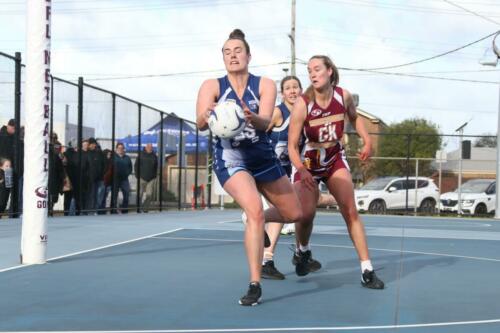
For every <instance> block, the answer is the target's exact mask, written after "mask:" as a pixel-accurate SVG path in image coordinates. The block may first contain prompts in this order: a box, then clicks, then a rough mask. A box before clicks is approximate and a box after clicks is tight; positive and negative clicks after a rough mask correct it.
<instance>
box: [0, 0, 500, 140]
mask: <svg viewBox="0 0 500 333" xmlns="http://www.w3.org/2000/svg"><path fill="white" fill-rule="evenodd" d="M291 2H292V1H291V0H273V1H262V0H260V1H259V0H219V1H197V0H185V1H181V0H172V1H169V0H163V1H159V0H116V1H113V0H54V1H53V20H52V73H53V74H54V75H55V76H58V77H61V78H64V79H67V80H76V79H77V77H78V76H83V77H84V78H85V81H86V82H88V83H91V84H93V85H97V86H100V87H103V88H106V89H109V90H112V91H114V92H116V93H119V94H121V95H125V96H128V97H130V98H133V99H136V100H138V101H140V102H143V103H145V104H148V105H151V106H154V107H157V108H160V109H162V110H165V111H167V112H175V113H176V114H177V115H179V116H182V117H184V118H187V119H190V120H194V115H195V100H196V95H197V92H198V88H199V86H200V85H201V83H202V82H203V80H205V79H207V78H211V77H218V76H221V75H222V74H223V72H221V71H218V72H217V70H220V69H222V68H223V62H222V55H221V51H220V49H221V47H222V45H223V43H224V41H225V40H226V39H227V36H228V34H229V32H230V31H231V30H232V29H233V28H236V27H238V28H240V29H242V30H243V31H244V32H245V34H246V36H247V39H248V42H249V44H250V47H251V52H252V61H251V66H255V67H252V68H251V72H253V73H254V74H257V75H264V76H267V77H270V78H272V79H273V80H279V79H280V78H281V77H282V76H283V75H284V71H283V69H284V68H289V65H288V64H279V63H283V62H285V63H287V62H289V61H290V39H289V37H288V36H287V35H288V33H289V31H290V25H291ZM453 4H455V5H458V6H461V7H464V8H465V9H460V8H458V7H457V6H454V5H453ZM25 6H26V2H25V1H20V0H0V51H2V52H4V53H9V54H13V53H14V52H15V51H20V52H23V56H24V50H25V45H26V38H25V31H26V29H25ZM466 10H468V11H472V12H474V13H476V15H474V14H473V13H470V12H468V11H466ZM495 22H500V2H499V1H498V0H456V1H452V3H450V1H444V0H414V1H411V0H409V1H402V0H378V1H375V0H373V1H372V0H338V1H337V0H330V1H328V0H307V1H306V0H297V15H296V24H297V27H296V33H297V34H296V47H297V51H296V52H297V58H298V59H301V60H306V61H307V60H308V59H309V58H310V57H311V56H312V55H314V54H326V55H329V56H330V57H331V58H332V59H333V61H334V62H335V63H336V65H337V66H339V67H342V68H352V69H356V68H358V69H359V68H379V67H386V66H394V65H399V64H405V63H408V62H413V61H417V60H420V59H425V58H428V57H432V56H435V55H438V54H441V53H444V52H446V51H450V50H453V49H455V48H458V47H460V46H463V45H466V44H468V43H471V42H474V41H476V40H479V39H481V38H483V37H485V36H487V35H489V34H492V33H494V32H495V31H497V30H498V29H499V28H500V24H498V23H495ZM499 39H500V38H499ZM491 43H492V38H491V37H490V38H488V39H486V40H484V41H482V42H480V43H477V44H474V45H472V46H470V47H467V48H464V49H463V50H460V51H458V52H454V53H451V54H449V55H447V56H443V57H439V58H437V59H434V60H430V61H426V62H422V63H419V64H416V65H411V66H404V67H399V68H394V69H387V70H383V72H392V73H407V74H412V75H422V76H432V77H439V78H454V79H461V80H469V81H482V82H462V81H449V80H443V79H429V78H416V77H410V76H399V75H398V76H396V75H384V74H379V73H366V72H359V71H350V70H342V71H341V72H340V85H341V86H342V87H344V88H347V89H348V90H350V91H351V92H354V93H358V94H359V95H360V107H361V108H362V109H363V110H366V111H367V112H370V113H372V114H374V115H376V116H377V117H379V118H381V119H382V120H383V121H384V122H386V123H388V124H390V123H393V122H399V121H402V120H404V119H407V118H411V117H421V118H425V119H427V120H430V121H432V122H434V123H436V124H437V125H439V128H440V131H441V132H442V133H445V134H453V133H454V131H455V129H456V128H457V127H459V126H460V125H462V124H463V123H464V122H466V121H469V120H471V121H470V123H469V125H468V126H467V127H466V129H465V134H484V133H494V134H496V130H497V117H498V109H499V86H498V84H493V83H486V82H498V81H499V80H500V65H499V67H497V68H496V69H495V68H494V67H485V66H482V65H480V64H479V60H481V59H483V58H484V57H485V52H486V51H487V49H488V48H489V47H490V46H491ZM210 71H212V72H210ZM185 73H191V74H185ZM297 73H298V75H299V77H300V79H301V80H302V81H303V84H304V85H307V84H308V79H307V71H306V66H305V65H303V64H300V63H299V64H297ZM160 74H161V75H163V76H160V77H145V78H129V79H124V78H120V79H113V80H109V79H110V78H116V77H122V76H141V75H160ZM104 79H105V80H104Z"/></svg>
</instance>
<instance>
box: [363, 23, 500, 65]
mask: <svg viewBox="0 0 500 333" xmlns="http://www.w3.org/2000/svg"><path fill="white" fill-rule="evenodd" d="M497 33H498V31H495V32H493V33H491V34H489V35H487V36H485V37H483V38H480V39H478V40H476V41H474V42H471V43H468V44H466V45H464V46H460V47H457V48H456V49H453V50H450V51H447V52H444V53H441V54H438V55H435V56H432V57H429V58H425V59H420V60H416V61H412V62H408V63H405V64H400V65H393V66H385V67H376V68H358V70H361V71H363V70H364V71H375V70H381V69H392V68H400V67H405V66H410V65H416V64H420V63H423V62H426V61H429V60H434V59H437V58H441V57H444V56H445V55H448V54H451V53H454V52H457V51H459V50H462V49H465V48H466V47H469V46H471V45H474V44H477V43H479V42H482V41H483V40H485V39H488V38H490V37H492V36H494V35H496V34H497Z"/></svg>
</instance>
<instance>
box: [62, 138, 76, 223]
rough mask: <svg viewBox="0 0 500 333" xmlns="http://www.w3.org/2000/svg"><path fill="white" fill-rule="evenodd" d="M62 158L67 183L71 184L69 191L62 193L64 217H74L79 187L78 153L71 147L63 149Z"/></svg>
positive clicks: (69, 145)
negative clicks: (67, 179)
mask: <svg viewBox="0 0 500 333" xmlns="http://www.w3.org/2000/svg"><path fill="white" fill-rule="evenodd" d="M63 154H64V157H63V160H62V161H63V165H64V169H65V172H66V175H68V178H69V182H70V183H71V189H70V190H69V191H65V192H64V215H75V214H76V210H77V209H79V202H80V201H79V199H78V198H79V197H78V194H79V188H80V187H79V185H80V179H79V176H78V153H77V151H76V149H74V148H73V147H72V145H71V142H69V143H68V146H67V147H66V148H65V150H64V152H63Z"/></svg>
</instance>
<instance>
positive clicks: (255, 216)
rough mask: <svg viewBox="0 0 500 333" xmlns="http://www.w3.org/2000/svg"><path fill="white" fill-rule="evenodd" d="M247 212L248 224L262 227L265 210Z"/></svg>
mask: <svg viewBox="0 0 500 333" xmlns="http://www.w3.org/2000/svg"><path fill="white" fill-rule="evenodd" d="M245 213H246V214H247V224H249V225H252V226H258V227H261V226H263V225H264V211H262V210H260V211H255V212H245Z"/></svg>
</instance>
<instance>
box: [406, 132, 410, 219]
mask: <svg viewBox="0 0 500 333" xmlns="http://www.w3.org/2000/svg"><path fill="white" fill-rule="evenodd" d="M406 145H407V147H406V185H405V188H406V200H405V201H406V204H405V214H408V213H409V209H408V194H409V193H408V191H409V190H408V187H409V185H410V179H409V177H410V146H411V134H408V135H407V136H406Z"/></svg>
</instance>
